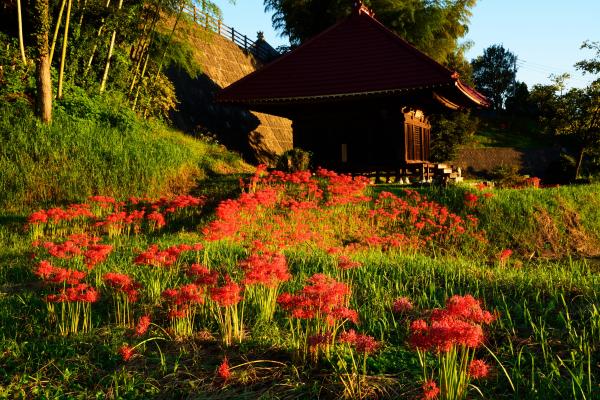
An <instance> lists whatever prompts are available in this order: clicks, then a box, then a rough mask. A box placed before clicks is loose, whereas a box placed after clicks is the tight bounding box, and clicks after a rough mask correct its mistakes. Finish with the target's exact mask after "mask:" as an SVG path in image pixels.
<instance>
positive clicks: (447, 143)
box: [430, 111, 479, 161]
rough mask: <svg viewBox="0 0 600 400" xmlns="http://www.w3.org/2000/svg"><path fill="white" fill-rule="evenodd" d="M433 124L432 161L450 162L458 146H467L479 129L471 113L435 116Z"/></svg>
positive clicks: (448, 113) (476, 120) (477, 122)
mask: <svg viewBox="0 0 600 400" xmlns="http://www.w3.org/2000/svg"><path fill="white" fill-rule="evenodd" d="M430 122H431V150H430V151H431V160H432V161H449V160H452V159H453V158H454V156H455V155H456V151H457V150H458V146H460V145H462V144H465V143H466V142H467V141H468V140H469V138H471V137H472V136H473V134H474V133H475V132H476V131H477V129H478V124H479V121H478V119H477V118H476V117H474V116H473V115H472V114H471V113H470V112H468V111H466V112H452V113H450V112H447V113H443V114H433V115H432V116H431V117H430Z"/></svg>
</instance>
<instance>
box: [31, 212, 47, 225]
mask: <svg viewBox="0 0 600 400" xmlns="http://www.w3.org/2000/svg"><path fill="white" fill-rule="evenodd" d="M46 222H48V214H47V213H46V211H44V210H40V211H36V212H34V213H31V215H29V217H28V218H27V224H29V225H34V224H45V223H46Z"/></svg>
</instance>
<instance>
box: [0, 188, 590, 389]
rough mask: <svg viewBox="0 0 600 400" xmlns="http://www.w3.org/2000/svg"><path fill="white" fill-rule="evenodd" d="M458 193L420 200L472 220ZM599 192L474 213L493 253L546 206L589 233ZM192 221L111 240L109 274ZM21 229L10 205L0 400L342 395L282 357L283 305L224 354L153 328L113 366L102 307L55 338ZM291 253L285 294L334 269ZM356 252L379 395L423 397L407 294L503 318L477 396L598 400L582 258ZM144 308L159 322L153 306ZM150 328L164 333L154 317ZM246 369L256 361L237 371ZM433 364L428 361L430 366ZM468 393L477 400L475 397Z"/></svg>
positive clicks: (121, 335) (218, 248)
mask: <svg viewBox="0 0 600 400" xmlns="http://www.w3.org/2000/svg"><path fill="white" fill-rule="evenodd" d="M383 188H384V189H387V190H397V189H398V188H397V187H392V186H389V187H383ZM199 190H202V191H203V192H204V194H207V195H211V196H212V194H213V193H216V194H215V196H216V197H220V198H222V197H224V196H227V190H226V189H223V182H222V181H220V180H218V181H212V180H210V179H209V180H207V181H206V184H205V185H202V186H201V187H200V188H199ZM465 190H467V189H465V188H464V187H456V188H448V189H446V190H441V189H434V188H429V189H424V190H423V192H424V193H427V194H428V196H430V197H431V198H434V199H436V200H437V201H439V202H441V203H443V204H445V205H447V206H448V207H449V208H450V209H451V210H452V211H454V212H458V213H465V212H467V211H469V212H472V210H466V209H465V208H464V204H463V196H464V192H465ZM598 192H600V186H598V185H588V186H572V187H561V188H556V189H544V190H534V189H527V190H510V189H502V190H497V191H495V194H496V195H495V197H493V198H491V199H488V200H486V201H485V203H484V204H483V206H482V207H481V208H480V209H479V211H478V213H479V217H480V219H481V224H482V227H484V228H485V229H486V231H487V233H488V238H489V239H490V246H492V247H491V250H490V251H491V253H494V252H495V248H496V247H497V248H498V249H500V248H504V247H512V246H515V245H517V244H518V243H520V242H521V241H525V243H530V244H531V245H533V244H535V243H537V242H536V241H532V240H529V241H527V237H528V236H532V235H533V236H535V235H536V229H538V230H539V229H540V226H539V225H536V224H535V221H536V219H535V214H536V212H539V210H542V209H543V210H546V211H547V213H548V214H549V215H551V216H552V218H553V221H556V224H557V225H560V224H561V221H563V217H564V215H562V214H561V210H562V208H561V207H567V208H568V209H571V210H573V211H577V212H578V214H579V215H580V219H581V224H582V229H585V231H586V232H587V233H589V234H592V233H594V232H595V234H597V233H598V230H597V229H598V226H599V224H600V220H599V217H598V213H597V212H595V210H596V209H597V203H595V201H597V199H598V198H599V196H598ZM200 217H202V216H195V217H194V218H193V219H192V220H191V221H192V222H190V221H187V223H182V224H179V225H177V227H173V228H172V229H167V230H165V231H163V232H161V233H158V234H142V235H139V236H136V237H131V238H125V237H117V238H115V239H113V240H112V241H111V243H112V244H113V245H115V247H116V248H117V250H116V251H115V253H114V254H113V255H111V257H110V258H109V260H108V261H107V266H106V267H105V268H107V269H110V270H119V271H122V272H125V273H129V274H132V275H136V274H139V273H140V268H141V267H139V266H134V265H132V263H131V259H132V258H133V256H134V255H135V254H138V253H139V251H140V249H145V248H146V247H147V246H148V245H149V244H153V243H159V244H161V246H166V245H170V244H175V243H182V242H185V243H194V242H196V241H200V240H202V236H201V235H200V234H199V233H198V230H199V228H200V227H201V226H203V224H204V223H205V222H204V221H205V217H202V218H200ZM23 223H24V215H23V214H22V213H20V212H16V213H9V212H6V211H5V212H4V213H3V214H2V216H0V310H2V311H0V354H1V355H2V358H1V359H0V398H3V397H5V398H28V399H29V398H40V399H41V398H57V399H58V398H154V397H158V398H174V397H191V398H199V399H211V398H214V399H216V398H220V399H223V398H231V399H240V398H242V399H243V398H247V399H253V398H265V399H267V398H273V399H275V398H306V399H309V398H317V397H321V398H338V397H339V394H340V393H341V390H342V388H341V387H340V385H339V382H337V380H336V376H335V374H333V373H332V372H331V371H332V367H331V365H329V364H327V363H326V362H322V363H320V364H318V365H314V366H311V365H304V364H301V363H300V364H299V363H297V362H294V360H293V358H292V357H291V356H290V353H289V352H288V350H287V349H288V346H289V337H288V327H287V326H286V322H285V318H284V313H283V312H282V311H278V313H277V314H276V321H275V323H273V324H271V325H267V326H252V324H249V337H248V339H247V340H246V341H245V342H244V343H242V344H241V345H239V346H233V347H231V348H224V347H221V346H220V345H219V344H218V342H217V341H215V340H211V339H208V340H207V339H203V338H201V337H194V338H190V339H186V340H183V341H175V340H171V339H170V338H169V337H168V335H167V334H166V333H165V332H164V331H162V330H161V329H159V328H157V327H153V329H152V335H151V336H152V337H155V338H157V337H159V338H160V339H156V340H153V341H150V342H148V343H146V344H145V345H143V346H141V347H140V349H139V350H140V352H141V353H142V354H143V355H142V356H141V357H138V358H135V359H134V360H132V361H131V362H130V363H124V362H123V361H121V360H120V358H119V357H118V355H117V354H116V352H117V349H118V348H119V346H121V345H122V344H123V343H135V342H136V339H134V338H132V337H131V336H130V334H129V333H128V332H127V331H125V330H123V329H118V328H115V327H114V326H112V325H110V324H109V323H108V322H107V321H109V320H110V318H109V312H110V302H109V301H108V300H104V301H103V302H101V303H100V304H98V307H96V308H95V310H94V325H95V329H94V331H93V332H92V333H90V334H80V335H74V336H69V337H66V338H63V337H60V336H58V335H57V334H56V331H55V329H53V327H52V326H49V325H48V324H47V322H46V311H45V305H44V303H43V301H42V300H41V298H40V287H39V286H37V285H36V284H35V282H36V279H35V277H34V276H33V275H32V273H31V268H32V265H31V261H30V259H29V255H30V252H31V246H30V242H31V239H30V238H29V236H28V234H27V233H25V232H23V230H22V229H21V228H22V224H23ZM563 223H564V222H563ZM560 233H561V235H562V236H561V238H562V239H564V238H565V237H566V235H567V231H566V230H564V231H560ZM562 239H561V240H562ZM561 245H563V244H562V242H561ZM524 249H526V247H523V251H522V253H523V255H525V254H526V252H525V250H524ZM538 250H539V249H538ZM539 251H540V252H541V250H539ZM244 256H245V250H244V249H243V248H241V247H240V246H239V245H236V244H226V243H218V244H212V245H210V246H209V249H208V250H207V259H206V261H207V263H208V265H209V266H211V267H213V268H225V269H228V268H231V266H232V265H235V263H236V262H237V261H238V260H239V259H241V258H243V257H244ZM286 256H287V258H288V261H289V265H290V272H291V273H292V275H293V279H292V280H291V281H289V282H287V283H285V285H284V287H283V290H284V291H294V290H297V289H298V288H300V287H301V286H302V285H303V284H304V281H305V279H306V278H307V277H308V276H310V275H312V274H314V273H317V272H323V273H326V274H329V275H336V274H338V273H339V271H338V270H337V268H336V267H335V265H334V257H332V256H330V255H328V254H326V253H325V252H324V251H322V250H315V251H308V250H306V249H289V250H287V251H286ZM359 258H360V261H361V262H362V264H363V266H362V267H361V268H359V269H356V270H354V271H353V274H352V275H349V276H350V278H349V281H350V283H351V285H352V290H353V295H352V297H351V302H350V306H351V307H352V308H355V309H356V310H357V311H358V312H359V314H360V316H361V324H360V325H359V326H358V327H357V329H358V330H359V331H360V332H363V333H366V334H369V335H373V336H374V337H375V338H377V339H378V340H381V341H382V342H383V349H382V350H381V351H380V352H378V353H376V354H375V355H374V356H372V357H369V359H368V360H367V361H368V363H367V365H368V372H369V374H370V375H371V377H373V378H372V379H374V381H373V382H371V386H370V387H372V388H373V387H374V388H376V389H377V390H375V389H374V390H375V393H378V396H377V397H380V398H403V399H414V398H415V397H417V396H418V395H419V394H420V391H419V389H418V386H419V384H418V382H419V379H420V367H419V365H418V359H417V356H416V353H415V352H413V351H411V349H410V348H409V347H408V346H407V344H406V341H407V334H408V325H409V321H408V320H406V319H404V318H403V317H401V316H398V315H394V314H393V313H392V312H391V303H392V302H393V300H394V299H395V298H397V297H399V296H408V297H410V298H411V299H412V300H413V302H414V304H415V306H416V308H417V309H419V310H423V309H429V308H433V307H440V306H442V305H443V304H444V302H445V300H446V299H447V298H448V297H449V296H451V295H453V294H467V293H469V294H472V295H473V296H475V297H476V298H480V299H482V300H483V301H484V304H485V307H486V308H487V309H490V310H496V311H497V313H498V316H499V317H498V321H497V322H496V323H494V324H493V325H492V326H491V327H490V328H489V329H486V330H487V331H489V336H488V340H487V341H486V346H488V347H489V348H490V349H492V351H493V353H494V354H493V356H492V355H491V354H489V353H488V352H487V351H486V350H485V349H480V350H478V353H477V356H478V357H479V358H484V359H486V360H487V361H488V363H490V364H491V365H492V367H493V371H494V372H493V373H492V376H491V377H490V378H489V379H487V380H484V381H477V382H475V384H476V385H477V386H478V388H479V390H481V392H482V393H483V396H484V398H493V399H540V400H541V399H565V398H573V399H584V398H585V399H594V398H597V396H598V394H599V392H598V384H599V382H600V381H599V379H600V377H599V376H598V372H597V370H596V369H595V367H596V366H597V365H598V362H599V361H600V360H599V359H598V352H597V351H598V347H599V346H600V313H599V309H598V304H599V303H600V274H599V273H598V270H597V269H594V267H593V266H592V264H590V262H588V261H587V260H585V259H579V260H575V259H574V258H569V257H567V256H566V254H565V257H561V258H559V259H544V258H541V257H538V256H534V257H532V258H529V257H527V256H517V257H514V258H513V259H511V260H509V262H508V263H506V264H499V263H498V262H497V261H496V260H495V259H493V258H492V259H490V258H489V257H488V256H485V254H484V253H470V252H468V251H466V250H465V249H461V248H457V249H455V251H454V252H452V253H447V254H438V255H435V254H424V253H414V252H409V253H402V252H391V253H383V252H381V251H367V252H363V253H361V254H360V257H359ZM186 261H187V262H192V260H191V259H189V260H186ZM103 268H104V267H103ZM180 279H185V278H184V277H183V276H181V277H180ZM139 307H140V309H138V310H136V311H137V312H138V313H141V312H142V309H141V307H147V305H140V306H139ZM153 311H156V313H157V315H161V312H160V310H153ZM249 318H251V317H250V316H249ZM155 322H156V323H157V324H159V325H161V326H167V325H168V322H167V321H165V320H164V319H161V317H160V316H158V317H156V319H155ZM197 328H198V330H200V329H208V330H209V331H211V332H212V333H213V334H216V328H215V326H214V325H211V324H210V323H205V322H202V323H198V327H197ZM225 354H226V355H227V356H228V357H229V359H230V364H231V365H232V366H238V365H241V366H240V367H238V368H237V369H234V371H235V372H234V379H233V380H232V381H231V382H229V383H228V384H223V383H222V382H220V381H218V380H217V379H216V378H215V370H216V368H217V366H218V365H219V363H220V361H221V360H222V357H223V355H225ZM495 358H497V361H495ZM260 360H267V361H260ZM248 361H258V362H257V363H256V364H246V363H247V362H248ZM429 361H430V362H432V363H433V358H431V359H430V360H429ZM279 363H283V365H282V364H279ZM375 379H378V380H375ZM470 396H471V397H470V398H479V395H478V394H477V392H476V391H474V390H473V391H471V393H470Z"/></svg>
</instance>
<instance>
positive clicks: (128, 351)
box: [119, 344, 135, 361]
mask: <svg viewBox="0 0 600 400" xmlns="http://www.w3.org/2000/svg"><path fill="white" fill-rule="evenodd" d="M119 354H120V355H121V358H122V359H123V361H129V360H130V359H131V357H133V356H134V355H135V348H134V347H131V346H129V345H128V344H125V345H123V346H121V348H119Z"/></svg>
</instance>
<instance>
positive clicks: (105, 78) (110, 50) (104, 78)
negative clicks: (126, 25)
mask: <svg viewBox="0 0 600 400" xmlns="http://www.w3.org/2000/svg"><path fill="white" fill-rule="evenodd" d="M122 6H123V0H119V6H118V7H117V10H120V9H121V7H122ZM116 37H117V29H116V28H115V30H113V33H112V36H111V39H110V46H109V47H108V56H107V57H106V64H105V66H104V74H103V75H102V82H100V93H103V92H104V90H106V82H107V81H108V71H109V70H110V59H111V58H112V53H113V49H114V47H115V39H116Z"/></svg>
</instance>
